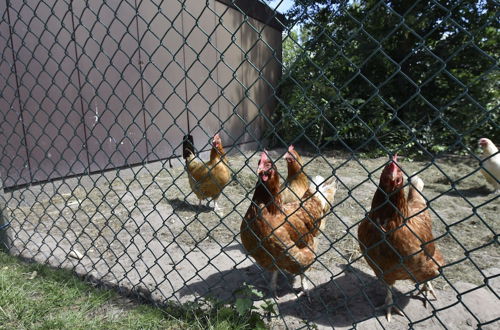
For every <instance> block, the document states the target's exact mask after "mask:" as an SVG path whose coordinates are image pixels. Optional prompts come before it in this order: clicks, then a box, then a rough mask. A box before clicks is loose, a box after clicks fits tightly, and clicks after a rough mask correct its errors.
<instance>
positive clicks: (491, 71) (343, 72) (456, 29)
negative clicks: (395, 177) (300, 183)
mask: <svg viewBox="0 0 500 330" xmlns="http://www.w3.org/2000/svg"><path fill="white" fill-rule="evenodd" d="M288 18H289V21H290V22H291V23H290V24H291V26H300V33H299V34H298V35H296V32H295V31H293V32H292V33H290V34H289V35H288V37H289V40H296V41H297V42H296V43H295V44H293V45H290V44H288V43H287V40H286V39H285V43H284V47H283V48H284V54H283V58H284V62H285V66H284V70H285V71H284V75H283V77H284V79H283V81H282V82H281V86H280V87H281V94H280V96H281V99H280V107H279V110H278V111H277V113H276V122H277V124H278V126H279V127H281V128H282V129H281V130H280V135H281V136H282V137H283V138H284V139H285V140H286V141H287V142H296V141H297V140H299V139H300V140H302V141H304V142H310V143H313V144H320V145H321V146H326V145H327V144H334V145H336V146H342V147H348V148H351V149H353V150H355V151H367V150H378V151H381V152H384V153H385V152H386V151H387V150H385V149H384V148H387V149H390V150H391V151H398V150H400V149H403V150H404V152H406V153H408V152H411V153H414V154H428V153H432V154H433V153H437V152H441V151H452V150H456V149H459V148H461V147H463V146H466V145H474V146H475V143H476V139H477V138H479V137H481V136H488V137H490V138H492V139H493V140H497V139H498V138H500V130H499V129H498V117H499V108H498V99H499V97H498V96H499V95H498V90H499V89H498V86H496V84H498V83H497V80H498V65H497V59H498V47H497V45H498V41H499V36H500V33H499V30H498V17H497V14H496V7H495V3H494V1H488V0H483V1H455V0H447V1H437V0H423V1H413V0H411V1H410V0H394V1H362V2H361V1H332V0H320V1H313V0H296V2H295V6H294V7H293V8H292V9H291V11H290V12H289V13H288Z"/></svg>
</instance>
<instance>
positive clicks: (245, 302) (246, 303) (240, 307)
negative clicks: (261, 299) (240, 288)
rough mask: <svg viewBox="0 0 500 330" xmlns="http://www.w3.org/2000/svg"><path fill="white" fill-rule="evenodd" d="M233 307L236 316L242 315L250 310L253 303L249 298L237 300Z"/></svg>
mask: <svg viewBox="0 0 500 330" xmlns="http://www.w3.org/2000/svg"><path fill="white" fill-rule="evenodd" d="M234 305H235V307H236V311H237V312H238V314H240V315H244V314H246V313H248V312H249V311H250V310H251V309H252V307H253V301H252V300H251V299H249V298H238V299H236V302H235V304H234Z"/></svg>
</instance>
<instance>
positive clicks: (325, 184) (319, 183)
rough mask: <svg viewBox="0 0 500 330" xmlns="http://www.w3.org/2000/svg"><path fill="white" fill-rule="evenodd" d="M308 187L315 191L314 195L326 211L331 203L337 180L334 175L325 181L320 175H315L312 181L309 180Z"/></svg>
mask: <svg viewBox="0 0 500 330" xmlns="http://www.w3.org/2000/svg"><path fill="white" fill-rule="evenodd" d="M310 188H311V190H312V191H315V194H314V195H315V196H317V197H318V198H319V200H320V201H321V206H322V207H323V210H325V211H326V210H327V209H328V208H329V207H330V206H331V205H332V204H333V201H334V199H335V193H336V192H337V188H338V182H337V179H336V178H335V177H332V178H330V179H329V180H327V181H325V179H324V178H323V177H322V176H320V175H317V176H316V177H314V179H313V182H311V185H310Z"/></svg>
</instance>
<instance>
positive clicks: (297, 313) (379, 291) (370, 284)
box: [179, 265, 411, 327]
mask: <svg viewBox="0 0 500 330" xmlns="http://www.w3.org/2000/svg"><path fill="white" fill-rule="evenodd" d="M293 281H294V278H293V277H292V276H290V275H289V276H287V278H285V277H284V275H280V277H279V279H278V300H276V303H277V307H278V310H279V312H278V315H280V316H278V317H284V316H292V317H295V318H298V319H302V320H303V321H304V322H306V323H309V322H310V323H316V324H318V325H326V326H331V327H342V326H350V325H352V324H354V323H358V322H362V321H364V320H367V319H370V318H373V317H375V316H382V317H384V315H385V311H384V310H383V309H380V308H377V307H378V306H382V305H383V304H384V299H385V292H386V291H385V287H384V286H383V284H382V283H381V282H380V281H378V280H377V279H376V278H375V277H373V276H371V275H368V274H366V273H364V272H363V271H361V270H359V269H356V268H352V267H347V268H345V270H344V271H342V272H341V273H340V274H339V275H338V276H337V277H335V278H332V279H331V280H330V281H327V282H324V283H323V284H320V285H310V286H311V287H312V289H311V290H310V291H309V295H310V300H311V301H308V299H307V297H306V296H305V295H303V296H300V297H299V296H298V295H297V294H298V293H299V290H298V289H294V288H293ZM297 281H298V279H297ZM269 282H270V273H269V272H267V271H264V270H262V269H261V268H260V267H259V266H257V265H252V266H249V267H245V268H239V269H232V270H228V271H223V272H220V273H216V274H213V275H211V276H209V277H207V278H206V279H204V280H202V281H198V282H195V283H192V284H189V285H186V286H185V287H184V288H182V289H181V290H180V292H179V293H180V294H181V296H184V295H210V296H212V297H214V298H217V299H221V300H222V301H226V302H228V301H232V300H233V299H234V292H235V291H237V290H239V289H241V288H242V287H243V286H244V285H245V283H246V284H251V285H253V286H255V287H256V288H258V289H259V290H260V291H262V292H263V293H264V297H263V298H260V299H269V298H272V297H271V295H270V292H269V289H268V285H269ZM296 286H298V285H296ZM393 293H394V302H395V304H397V306H399V307H400V309H403V310H404V308H405V306H406V305H408V303H409V301H410V299H411V298H409V297H407V296H404V295H403V294H402V293H401V292H400V291H398V290H397V289H394V291H393Z"/></svg>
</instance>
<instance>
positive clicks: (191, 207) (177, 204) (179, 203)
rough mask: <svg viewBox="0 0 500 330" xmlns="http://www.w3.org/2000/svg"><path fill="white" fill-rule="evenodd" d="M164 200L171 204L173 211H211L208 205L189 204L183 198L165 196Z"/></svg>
mask: <svg viewBox="0 0 500 330" xmlns="http://www.w3.org/2000/svg"><path fill="white" fill-rule="evenodd" d="M166 201H167V203H168V204H170V205H171V206H172V208H173V209H174V211H180V212H183V211H193V212H196V213H207V212H211V211H213V209H212V208H211V207H209V206H206V205H203V204H201V205H197V204H190V203H188V202H187V201H185V200H182V199H179V198H172V199H168V198H166Z"/></svg>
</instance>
